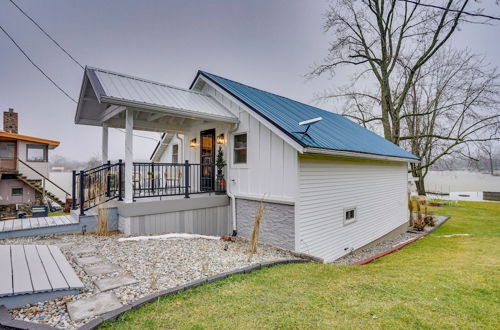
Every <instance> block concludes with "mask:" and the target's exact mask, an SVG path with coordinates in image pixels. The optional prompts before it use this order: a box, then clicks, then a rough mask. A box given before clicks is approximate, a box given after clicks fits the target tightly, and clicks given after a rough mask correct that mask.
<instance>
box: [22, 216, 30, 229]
mask: <svg viewBox="0 0 500 330" xmlns="http://www.w3.org/2000/svg"><path fill="white" fill-rule="evenodd" d="M30 228H31V222H30V219H29V218H24V219H23V229H30Z"/></svg>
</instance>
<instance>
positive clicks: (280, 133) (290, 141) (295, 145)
mask: <svg viewBox="0 0 500 330" xmlns="http://www.w3.org/2000/svg"><path fill="white" fill-rule="evenodd" d="M200 79H202V80H203V82H205V83H206V84H209V85H210V86H212V87H213V88H214V89H215V90H216V91H217V92H219V93H220V94H222V95H224V97H227V98H228V99H230V100H231V101H232V102H234V103H235V104H236V105H238V106H239V107H241V108H242V109H245V110H246V111H247V112H248V113H250V114H251V115H252V116H253V117H255V118H256V119H257V120H258V121H259V122H261V123H262V124H263V125H264V126H266V127H267V128H268V129H269V130H271V132H273V133H274V134H276V135H277V136H279V137H280V138H281V139H282V140H283V141H285V142H286V143H288V144H289V145H291V146H292V147H293V148H294V149H296V150H297V151H298V152H300V153H303V152H304V147H302V145H300V144H299V143H298V142H297V141H295V140H293V139H292V138H291V137H289V136H288V135H287V134H285V133H284V132H283V131H282V130H280V129H278V128H277V127H276V126H275V125H274V124H273V123H271V122H269V121H268V120H267V119H266V118H264V117H262V116H261V115H259V114H258V113H257V112H255V111H254V110H253V109H251V108H249V107H248V106H247V105H245V104H244V103H243V102H241V101H240V100H238V99H237V98H235V97H234V96H232V95H231V94H229V93H227V92H226V91H225V90H224V89H222V88H221V87H219V85H217V84H216V83H214V82H212V81H210V80H209V79H204V77H203V76H202V75H201V74H199V75H198V78H196V81H195V82H194V84H193V86H196V84H197V83H198V81H199V80H200Z"/></svg>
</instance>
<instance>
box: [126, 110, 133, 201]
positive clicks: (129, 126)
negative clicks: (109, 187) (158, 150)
mask: <svg viewBox="0 0 500 330" xmlns="http://www.w3.org/2000/svg"><path fill="white" fill-rule="evenodd" d="M133 130H134V111H133V110H131V109H128V108H127V110H126V117H125V202H126V203H131V202H132V201H133V176H134V168H133V162H134V161H133V159H134V135H133Z"/></svg>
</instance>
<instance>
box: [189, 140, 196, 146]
mask: <svg viewBox="0 0 500 330" xmlns="http://www.w3.org/2000/svg"><path fill="white" fill-rule="evenodd" d="M189 146H190V147H191V148H196V138H194V139H192V140H191V142H190V143H189Z"/></svg>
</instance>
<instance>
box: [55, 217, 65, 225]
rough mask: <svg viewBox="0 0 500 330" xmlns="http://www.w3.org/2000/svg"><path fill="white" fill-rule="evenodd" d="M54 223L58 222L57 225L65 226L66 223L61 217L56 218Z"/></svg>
mask: <svg viewBox="0 0 500 330" xmlns="http://www.w3.org/2000/svg"><path fill="white" fill-rule="evenodd" d="M54 221H55V222H56V224H57V225H64V224H65V222H63V221H62V220H61V219H59V217H54Z"/></svg>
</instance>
